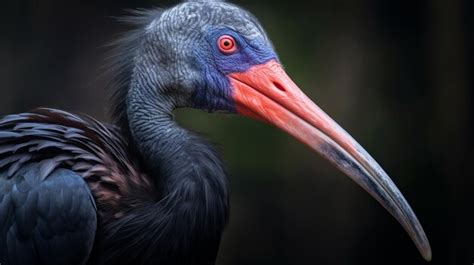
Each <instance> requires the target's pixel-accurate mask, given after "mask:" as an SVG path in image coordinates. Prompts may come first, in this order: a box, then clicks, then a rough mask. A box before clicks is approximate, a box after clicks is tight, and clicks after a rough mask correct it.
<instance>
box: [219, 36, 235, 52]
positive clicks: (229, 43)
mask: <svg viewBox="0 0 474 265" xmlns="http://www.w3.org/2000/svg"><path fill="white" fill-rule="evenodd" d="M217 45H218V47H219V50H220V51H221V52H222V53H224V54H232V53H235V52H236V51H237V44H236V43H235V39H234V38H233V37H231V36H229V35H223V36H221V37H220V38H219V40H218V41H217Z"/></svg>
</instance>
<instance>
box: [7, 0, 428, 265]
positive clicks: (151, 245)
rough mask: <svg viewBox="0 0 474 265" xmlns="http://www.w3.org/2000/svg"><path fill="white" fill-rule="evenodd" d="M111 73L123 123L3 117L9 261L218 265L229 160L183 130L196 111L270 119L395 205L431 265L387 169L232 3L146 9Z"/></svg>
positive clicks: (59, 115)
mask: <svg viewBox="0 0 474 265" xmlns="http://www.w3.org/2000/svg"><path fill="white" fill-rule="evenodd" d="M123 20H125V21H127V22H129V23H132V24H133V25H134V27H135V29H134V30H132V31H130V32H128V33H126V34H125V35H124V36H123V37H122V38H120V39H119V40H118V41H116V43H114V46H115V48H114V49H113V50H114V55H113V56H112V57H111V63H110V64H109V66H110V67H108V71H109V72H110V73H111V81H110V87H111V89H113V94H114V95H113V97H112V107H111V110H112V111H111V112H112V116H113V122H111V123H110V124H109V123H103V122H100V121H98V120H96V119H94V118H92V117H90V116H87V115H82V114H73V113H70V112H66V111H62V110H57V109H51V108H38V109H34V110H32V111H29V112H24V113H20V114H12V115H8V116H5V117H3V118H1V119H0V263H1V264H2V265H17V264H22V265H24V264H33V265H40V264H41V265H44V264H48V265H49V264H55V265H56V264H57V265H62V264H68V265H82V264H90V265H96V264H97V265H100V264H139V265H140V264H161V265H210V264H215V263H216V257H217V254H218V251H219V246H220V241H221V237H222V233H223V231H224V229H225V227H226V225H227V223H228V219H229V208H230V203H229V184H228V180H227V172H226V169H225V167H224V165H223V162H222V159H221V157H220V155H219V153H218V152H217V151H216V150H215V149H214V148H213V147H212V146H211V145H210V144H209V143H208V142H207V141H206V140H205V139H203V138H202V137H201V136H199V135H197V134H195V133H193V132H190V131H189V130H187V129H185V128H183V127H181V126H180V125H178V124H177V123H176V121H175V120H174V116H173V111H174V110H175V109H178V108H194V109H199V110H203V111H207V112H211V113H214V112H219V113H227V114H240V115H243V116H246V117H249V118H252V119H256V120H258V121H262V122H265V123H268V124H271V125H273V126H275V127H277V128H279V129H281V130H283V131H284V132H286V133H288V134H289V135H291V136H293V137H294V138H296V139H297V140H298V141H300V142H302V143H303V144H305V145H307V146H308V147H309V148H310V149H312V150H314V151H315V152H317V153H319V154H320V155H321V156H323V157H324V158H326V159H327V160H329V162H331V163H332V164H333V165H334V166H335V167H336V168H338V169H339V170H341V171H342V172H343V173H345V174H346V175H347V176H349V177H350V178H351V179H352V180H354V181H355V182H356V183H357V184H358V185H360V186H361V187H362V188H363V189H365V190H366V191H367V192H368V193H370V194H371V195H372V196H373V197H374V198H375V199H376V200H377V201H378V202H379V203H381V204H382V206H383V207H385V208H386V209H387V210H388V212H390V213H391V214H392V215H393V216H394V217H395V218H396V219H397V220H398V221H399V223H400V224H401V225H402V226H403V228H404V229H405V230H406V231H407V233H408V234H409V235H410V237H411V238H412V240H413V241H414V243H415V245H416V247H417V248H418V250H419V251H420V253H421V255H422V256H423V257H424V258H425V259H426V260H430V259H431V249H430V245H429V242H428V239H427V237H426V234H425V232H424V230H423V228H422V226H421V225H420V222H419V221H418V219H417V217H416V215H415V214H414V212H413V210H412V209H411V207H410V206H409V204H408V203H407V201H406V200H405V198H404V197H403V195H402V194H401V192H400V191H399V189H398V188H397V187H396V185H395V184H394V183H393V182H392V180H391V179H390V178H389V176H388V175H387V174H386V173H385V171H384V170H383V169H382V168H381V167H380V165H379V164H378V163H377V162H376V161H375V160H374V159H373V158H372V157H371V156H370V155H369V154H368V153H367V152H366V151H365V150H364V148H362V147H361V146H360V145H359V144H358V143H357V142H356V141H355V140H354V139H353V138H352V137H351V136H350V135H349V134H348V133H347V132H346V131H345V130H344V129H342V128H341V127H340V126H339V125H338V124H337V123H336V122H335V121H334V120H332V119H331V118H330V117H329V116H328V115H327V114H326V113H324V112H323V111H322V110H321V109H320V108H319V107H318V106H317V105H316V104H315V103H314V102H313V101H312V100H311V99H310V98H309V97H307V96H306V95H305V94H304V93H303V92H302V90H301V89H300V88H299V87H298V86H297V85H296V83H295V82H294V81H292V79H291V78H290V77H289V76H288V75H287V74H286V72H285V70H284V68H283V66H282V63H281V61H280V59H279V57H278V55H277V53H276V52H275V49H274V46H273V44H272V42H271V40H270V39H269V37H268V35H267V33H266V32H265V30H264V28H263V27H262V25H261V24H260V22H259V21H258V20H257V18H256V17H255V16H254V15H252V14H251V13H250V12H249V11H247V10H245V9H243V8H241V7H239V6H237V5H234V4H232V3H229V2H226V1H218V0H188V1H184V2H180V3H177V4H175V5H174V6H172V7H169V8H164V9H158V8H154V9H150V10H137V11H135V12H133V14H132V15H130V16H127V17H125V18H124V19H123Z"/></svg>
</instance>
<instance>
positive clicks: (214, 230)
mask: <svg viewBox="0 0 474 265" xmlns="http://www.w3.org/2000/svg"><path fill="white" fill-rule="evenodd" d="M132 83H133V82H132ZM135 83H136V84H137V83H139V82H135ZM146 91H148V92H146ZM153 91H154V89H143V88H141V87H132V88H131V90H130V92H129V96H128V99H127V119H128V125H129V128H128V130H129V132H130V138H131V144H132V145H134V146H135V148H136V150H137V151H138V153H139V154H140V157H141V160H142V164H144V165H145V167H146V168H147V170H148V172H146V173H147V175H149V176H150V177H151V178H153V182H154V183H156V187H157V189H160V191H158V193H159V194H161V195H162V200H161V201H159V202H155V203H152V204H150V206H149V207H151V209H150V208H148V206H147V207H146V209H145V208H144V209H137V210H136V214H137V215H140V216H142V217H141V218H142V219H145V220H149V222H148V225H147V229H145V230H143V229H141V228H138V227H137V229H136V233H137V235H134V238H148V237H152V238H153V239H150V242H154V243H153V246H146V245H144V246H143V249H148V250H150V253H153V254H150V255H152V256H154V257H155V258H154V259H155V260H156V261H158V260H159V261H160V262H164V264H200V265H201V264H213V263H214V261H215V258H216V255H217V250H218V247H219V242H220V238H221V235H222V231H223V229H224V227H225V225H226V223H227V218H228V190H227V180H226V177H225V171H224V169H223V165H222V163H221V161H220V159H219V158H218V156H217V155H216V153H215V152H214V151H213V149H212V147H210V146H209V145H207V144H206V143H205V142H204V141H203V140H202V139H200V138H198V137H197V136H195V135H194V134H192V133H190V132H189V131H187V130H186V129H184V128H182V127H180V126H179V125H178V124H177V123H176V122H175V121H174V119H173V115H172V112H173V110H174V107H175V106H174V105H173V104H172V103H171V102H173V101H172V100H170V99H169V98H166V97H165V96H162V95H160V94H158V93H156V92H153ZM170 213H172V214H170ZM131 230H133V229H128V230H127V231H128V232H127V236H130V234H133V232H130V231H131ZM141 231H146V234H145V235H142V234H141ZM183 233H186V234H183ZM181 234H183V237H182V238H181V237H179V238H175V237H176V235H181ZM159 238H162V239H163V240H165V242H161V241H160V240H158V239H159ZM169 238H174V239H173V240H176V242H175V243H176V245H173V248H170V247H171V246H170V244H169V242H168V241H166V240H168V239H169ZM122 241H123V240H122ZM122 241H120V242H122ZM131 241H133V242H135V241H134V240H131ZM143 242H145V241H143ZM164 257H166V260H163V258H164ZM175 259H176V260H175ZM177 260H179V262H178V261H177Z"/></svg>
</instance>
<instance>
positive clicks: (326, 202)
mask: <svg viewBox="0 0 474 265" xmlns="http://www.w3.org/2000/svg"><path fill="white" fill-rule="evenodd" d="M175 3H176V2H173V1H164V0H163V1H162V0H135V1H133V0H128V1H127V0H105V1H85V0H68V1H60V0H3V1H2V4H1V7H0V30H1V31H0V34H1V35H0V81H1V83H0V115H5V114H8V113H14V112H22V111H27V110H29V109H31V108H34V107H38V106H48V107H56V108H62V109H65V110H68V111H74V112H83V113H87V114H90V115H93V116H95V117H98V118H99V119H102V120H105V121H107V120H108V117H107V106H108V105H107V92H106V91H105V89H104V86H105V85H104V80H102V79H101V78H100V76H101V73H103V72H104V69H103V67H102V65H103V64H104V58H105V54H106V53H107V50H108V48H107V47H105V44H107V43H109V42H110V41H112V40H113V39H115V38H116V37H117V36H118V34H119V33H120V32H123V31H125V30H127V29H129V27H128V26H127V25H123V24H120V23H118V22H116V21H115V20H114V19H113V18H112V17H113V16H120V15H123V14H124V12H123V10H124V9H127V8H139V7H140V8H150V7H153V6H162V7H167V6H171V5H173V4H175ZM236 3H238V4H240V5H242V6H244V7H245V8H247V9H248V10H250V11H252V12H253V13H254V14H255V15H256V16H257V17H258V18H259V19H260V20H261V22H262V23H263V25H264V26H265V28H266V29H267V31H268V33H269V35H270V37H271V38H272V40H273V42H274V44H275V46H276V49H277V51H278V52H279V54H280V57H281V60H282V61H283V62H284V63H285V66H286V69H287V71H288V72H289V74H290V75H291V76H292V77H293V79H294V80H296V82H297V83H298V84H300V86H301V87H302V88H303V90H304V91H306V92H307V94H309V95H310V97H311V98H313V99H314V100H315V101H316V102H317V103H318V104H319V105H320V106H321V107H322V108H323V109H324V110H325V111H326V112H328V113H329V114H330V115H331V116H332V117H333V118H334V119H335V120H337V121H338V122H339V123H340V124H341V125H342V126H343V127H344V128H346V129H347V130H348V131H349V132H350V133H351V134H352V135H353V136H354V137H355V138H356V139H357V140H358V141H359V142H360V143H361V144H362V145H363V146H364V147H365V148H366V149H367V150H368V151H369V152H370V153H371V154H372V155H373V156H374V157H375V158H376V159H377V160H378V161H379V162H380V163H381V164H382V166H383V167H384V168H385V169H386V170H387V172H388V173H389V175H390V176H392V178H393V180H394V181H395V182H396V183H397V185H398V186H399V187H400V189H401V190H402V191H403V193H404V194H405V196H406V197H407V199H408V201H409V202H410V203H411V205H412V206H413V208H414V210H415V212H416V213H417V215H418V217H419V219H420V221H421V223H422V224H423V226H424V228H425V230H426V233H427V234H428V237H429V239H430V241H431V244H432V249H433V261H432V264H472V263H473V262H474V247H473V245H474V238H473V236H474V218H473V210H474V207H473V205H472V204H473V203H474V199H473V194H474V193H473V188H474V186H473V182H474V180H473V177H474V176H473V174H472V163H474V161H473V158H474V148H473V147H474V144H473V139H472V138H473V136H474V135H473V130H472V129H473V128H472V127H473V113H474V112H473V106H474V105H473V102H472V101H473V99H474V98H473V92H474V91H473V83H472V82H473V80H472V75H471V71H472V66H473V65H472V60H471V59H472V52H473V50H472V45H473V34H474V32H473V30H474V22H473V11H474V1H469V0H466V1H461V0H451V1H442V0H432V1H396V0H393V1H377V0H359V1H342V0H313V1H300V0H294V1H288V0H272V1H250V0H239V1H236ZM177 119H178V120H179V121H180V123H181V124H183V126H186V127H188V128H191V129H193V130H195V131H198V132H201V133H202V134H204V135H205V136H207V137H208V138H210V139H211V141H213V142H216V143H218V145H219V146H220V149H221V151H222V154H223V155H224V157H225V160H226V161H227V164H228V168H229V172H230V175H231V179H230V182H231V188H232V198H231V200H232V214H231V220H230V224H229V227H228V229H227V231H226V232H225V235H224V240H223V243H222V247H221V251H220V256H219V261H218V263H219V264H222V265H234V264H235V265H237V264H238V265H244V264H245V265H252V264H255V265H257V264H258V265H264V264H272V265H280V264H281V265H283V264H285V265H289V264H291V265H306V264H397V265H399V264H427V263H425V262H424V261H423V260H422V258H421V256H420V255H419V254H418V252H417V250H416V248H415V247H414V245H413V244H412V242H411V240H410V239H409V238H408V236H407V235H406V233H405V232H404V231H403V229H402V228H401V226H400V225H399V224H398V223H397V222H396V221H395V220H394V219H393V218H392V217H391V216H390V215H389V214H388V213H387V212H386V211H385V210H384V209H383V208H382V207H381V206H380V205H378V204H377V203H376V202H375V200H373V199H372V198H371V197H370V196H369V195H367V194H366V193H365V192H363V190H362V189H361V188H359V187H358V186H357V185H355V184H354V183H353V182H351V181H350V180H349V179H348V178H347V177H345V176H344V175H342V174H341V173H339V172H338V171H336V170H335V169H334V168H332V167H331V166H330V165H329V164H328V163H326V162H325V161H323V160H322V159H321V158H320V157H319V156H317V155H316V154H314V153H312V152H311V151H310V150H308V149H307V148H306V147H304V146H303V145H301V144H299V143H298V142H296V141H295V140H293V139H291V138H290V137H289V136H287V135H285V134H283V133H281V132H279V131H277V130H275V129H274V128H271V127H269V126H267V125H265V124H260V123H257V122H254V121H251V120H248V119H245V118H241V117H236V116H225V115H211V114H206V113H202V112H199V111H193V110H180V111H178V112H177Z"/></svg>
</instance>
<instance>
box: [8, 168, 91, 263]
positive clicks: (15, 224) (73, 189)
mask: <svg viewBox="0 0 474 265" xmlns="http://www.w3.org/2000/svg"><path fill="white" fill-rule="evenodd" d="M40 171H41V164H39V163H32V164H28V165H27V166H24V167H22V168H21V169H19V170H18V171H16V172H15V174H13V175H12V176H9V174H8V172H7V171H3V172H1V173H0V264H2V265H25V264H31V265H36V264H38V265H39V264H50V265H53V264H54V265H80V264H84V263H85V261H86V260H87V258H88V256H89V254H90V251H91V248H92V245H93V242H94V235H95V231H96V224H97V214H96V206H95V203H94V199H93V198H92V195H91V192H90V189H89V187H88V186H87V184H86V182H85V181H84V179H83V178H82V177H81V176H79V175H77V174H76V173H74V172H73V171H70V170H67V169H55V170H54V171H53V172H52V173H51V174H50V175H49V176H48V177H47V178H46V179H42V178H41V174H40Z"/></svg>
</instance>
